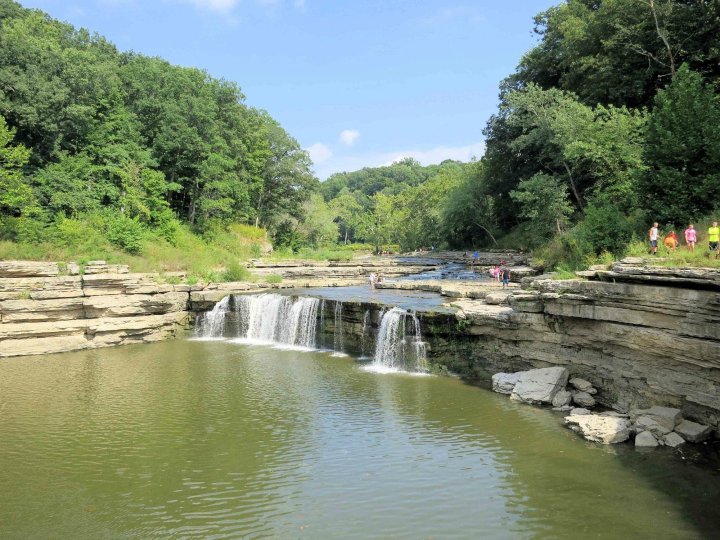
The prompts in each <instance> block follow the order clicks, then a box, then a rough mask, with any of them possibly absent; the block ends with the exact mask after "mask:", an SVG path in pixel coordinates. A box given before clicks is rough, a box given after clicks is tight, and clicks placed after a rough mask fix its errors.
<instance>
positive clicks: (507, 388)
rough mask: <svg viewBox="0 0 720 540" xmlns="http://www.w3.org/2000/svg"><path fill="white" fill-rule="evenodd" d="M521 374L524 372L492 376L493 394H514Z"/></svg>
mask: <svg viewBox="0 0 720 540" xmlns="http://www.w3.org/2000/svg"><path fill="white" fill-rule="evenodd" d="M521 374H522V372H518V373H496V374H495V375H493V376H492V389H493V392H498V393H500V394H512V392H513V389H514V388H515V385H516V384H517V382H518V379H520V375H521Z"/></svg>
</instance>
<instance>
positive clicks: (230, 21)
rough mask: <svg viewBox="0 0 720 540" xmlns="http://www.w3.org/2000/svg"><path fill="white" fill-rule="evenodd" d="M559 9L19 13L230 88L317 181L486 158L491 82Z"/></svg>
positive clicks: (34, 3) (338, 1)
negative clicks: (295, 147) (260, 113)
mask: <svg viewBox="0 0 720 540" xmlns="http://www.w3.org/2000/svg"><path fill="white" fill-rule="evenodd" d="M558 2H559V0H504V1H497V0H469V1H462V0H458V1H457V2H456V1H454V0H448V1H437V0H412V1H411V0H384V1H383V0H364V1H359V0H21V3H22V4H23V5H24V6H25V7H36V8H40V9H42V10H44V11H47V12H48V13H50V14H51V15H52V16H53V17H56V18H59V19H62V20H65V21H67V22H70V23H72V24H73V25H75V26H78V27H79V26H82V27H85V28H88V29H90V30H91V31H96V32H98V33H100V34H102V35H104V36H105V37H107V38H108V39H109V40H110V41H112V42H113V43H115V44H116V45H117V46H118V47H119V48H120V49H121V50H134V51H137V52H140V53H143V54H147V55H151V56H161V57H163V58H165V59H167V60H169V61H170V62H172V63H175V64H179V65H184V66H196V67H199V68H202V69H205V70H207V71H208V72H209V73H210V74H211V75H213V76H215V77H222V78H225V79H229V80H233V81H236V82H237V83H238V84H239V85H240V87H241V88H242V90H243V92H244V93H245V95H246V97H247V103H248V104H249V105H252V106H255V107H259V108H263V109H266V110H267V111H268V112H269V113H270V114H271V115H272V116H273V117H274V118H276V119H277V120H278V121H279V122H280V123H281V124H282V125H283V127H285V129H286V130H287V131H288V132H289V133H290V134H291V135H292V136H293V137H295V138H296V139H297V140H298V141H299V142H300V144H301V145H302V146H303V147H304V148H306V149H307V150H308V151H309V152H310V154H311V156H312V157H313V161H314V162H315V170H316V172H317V174H318V176H319V177H320V178H321V179H324V178H326V177H327V176H328V175H329V174H331V173H333V172H339V171H343V170H348V171H349V170H356V169H359V168H362V167H364V166H377V165H383V164H388V163H391V162H392V161H395V160H397V159H400V158H402V157H406V156H411V157H415V158H416V159H418V160H420V161H421V162H422V163H423V164H429V163H438V162H440V161H442V160H443V159H447V158H453V159H461V160H463V161H465V160H468V159H469V158H470V157H471V156H473V155H474V156H477V157H479V156H480V155H482V152H483V148H484V146H483V136H482V129H483V127H484V125H485V122H486V121H487V119H488V117H489V116H490V115H491V114H492V113H493V112H494V111H495V109H496V106H497V94H498V83H499V82H500V80H501V79H502V78H503V77H505V76H506V75H508V74H509V73H511V72H512V71H513V70H514V68H515V66H516V65H517V62H518V60H519V59H520V57H521V55H522V54H523V53H524V52H525V51H527V50H528V49H529V48H530V47H532V45H533V44H534V43H535V37H534V36H533V35H532V27H533V21H532V17H533V15H535V14H536V13H538V12H540V11H543V10H545V9H547V8H548V7H550V6H552V5H555V4H557V3H558Z"/></svg>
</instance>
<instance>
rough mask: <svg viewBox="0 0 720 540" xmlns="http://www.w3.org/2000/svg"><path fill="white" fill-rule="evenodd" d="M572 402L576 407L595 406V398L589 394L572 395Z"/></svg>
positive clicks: (578, 393)
mask: <svg viewBox="0 0 720 540" xmlns="http://www.w3.org/2000/svg"><path fill="white" fill-rule="evenodd" d="M572 400H573V403H575V405H580V406H581V407H594V406H595V398H593V397H592V396H591V395H590V394H588V393H587V392H574V393H573V394H572Z"/></svg>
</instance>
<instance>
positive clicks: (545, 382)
mask: <svg viewBox="0 0 720 540" xmlns="http://www.w3.org/2000/svg"><path fill="white" fill-rule="evenodd" d="M567 380H568V370H567V368H564V367H559V366H558V367H549V368H540V369H531V370H528V371H524V372H522V374H521V375H520V378H519V379H518V381H517V384H515V388H514V389H513V393H512V394H511V396H510V397H511V399H514V400H517V401H523V402H525V403H552V400H553V398H554V397H555V394H557V393H558V392H559V391H560V390H562V389H563V388H565V385H566V384H567Z"/></svg>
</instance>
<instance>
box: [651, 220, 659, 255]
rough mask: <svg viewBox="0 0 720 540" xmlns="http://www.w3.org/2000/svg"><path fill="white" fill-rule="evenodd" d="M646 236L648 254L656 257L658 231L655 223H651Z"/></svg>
mask: <svg viewBox="0 0 720 540" xmlns="http://www.w3.org/2000/svg"><path fill="white" fill-rule="evenodd" d="M648 236H649V237H650V253H652V254H653V255H657V245H658V238H659V237H660V230H659V229H658V223H657V221H656V222H655V223H653V226H652V227H650V230H649V231H648Z"/></svg>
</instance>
